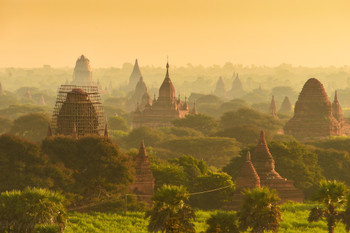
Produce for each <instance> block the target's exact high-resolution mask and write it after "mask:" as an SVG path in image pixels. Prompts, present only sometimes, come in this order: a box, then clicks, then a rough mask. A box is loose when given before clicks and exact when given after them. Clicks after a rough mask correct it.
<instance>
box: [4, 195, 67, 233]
mask: <svg viewBox="0 0 350 233" xmlns="http://www.w3.org/2000/svg"><path fill="white" fill-rule="evenodd" d="M63 202H64V197H63V196H62V195H61V194H58V193H55V192H50V191H48V190H45V189H30V188H26V189H24V190H23V191H17V190H15V191H10V192H8V191H7V192H2V193H1V194H0V231H1V232H6V233H11V232H13V233H19V232H26V233H31V232H33V231H34V232H39V229H44V227H43V226H40V225H54V227H53V229H56V230H57V231H55V232H62V231H63V230H64V228H65V225H66V210H65V207H64V205H63ZM38 225H39V226H38ZM35 228H37V229H36V230H35ZM46 229H48V227H46ZM51 229H52V227H51ZM41 232H44V231H41Z"/></svg>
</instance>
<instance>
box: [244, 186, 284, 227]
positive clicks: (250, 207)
mask: <svg viewBox="0 0 350 233" xmlns="http://www.w3.org/2000/svg"><path fill="white" fill-rule="evenodd" d="M243 195H244V199H243V203H242V205H241V208H240V210H239V212H238V215H239V220H240V228H241V229H242V230H243V231H246V230H247V229H248V228H251V229H252V232H253V233H263V232H265V231H272V232H277V231H278V229H279V226H280V223H279V222H280V221H281V219H282V217H281V210H280V208H279V206H278V201H279V200H280V198H279V197H278V195H277V193H276V191H275V190H269V189H268V188H267V187H263V188H256V189H251V190H246V191H244V193H243Z"/></svg>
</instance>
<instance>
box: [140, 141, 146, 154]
mask: <svg viewBox="0 0 350 233" xmlns="http://www.w3.org/2000/svg"><path fill="white" fill-rule="evenodd" d="M139 157H147V153H146V147H145V141H144V140H143V139H142V141H141V145H140V149H139Z"/></svg>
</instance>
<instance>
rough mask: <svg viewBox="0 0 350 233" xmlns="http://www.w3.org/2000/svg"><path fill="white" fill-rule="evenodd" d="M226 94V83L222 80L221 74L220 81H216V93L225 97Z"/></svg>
mask: <svg viewBox="0 0 350 233" xmlns="http://www.w3.org/2000/svg"><path fill="white" fill-rule="evenodd" d="M225 94H226V90H225V84H224V81H223V80H222V77H221V76H220V77H219V79H218V81H217V82H216V87H215V91H214V95H216V96H219V97H224V96H225Z"/></svg>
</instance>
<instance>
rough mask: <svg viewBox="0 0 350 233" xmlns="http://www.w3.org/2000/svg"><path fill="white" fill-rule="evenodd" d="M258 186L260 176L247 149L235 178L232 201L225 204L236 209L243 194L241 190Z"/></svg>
mask: <svg viewBox="0 0 350 233" xmlns="http://www.w3.org/2000/svg"><path fill="white" fill-rule="evenodd" d="M259 187H260V178H259V175H258V173H257V172H256V170H255V168H254V165H253V164H252V162H251V157H250V152H249V151H248V153H247V156H246V160H245V162H244V163H243V166H242V168H241V170H240V172H239V174H238V176H237V178H236V190H235V192H234V194H233V196H232V201H231V202H230V203H229V205H228V206H227V208H228V209H235V210H238V209H239V207H240V205H241V203H242V201H243V199H244V196H243V194H242V192H243V191H244V190H245V189H253V188H259Z"/></svg>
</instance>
